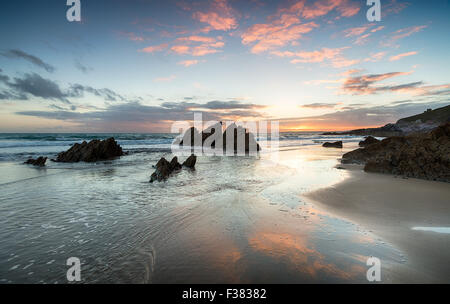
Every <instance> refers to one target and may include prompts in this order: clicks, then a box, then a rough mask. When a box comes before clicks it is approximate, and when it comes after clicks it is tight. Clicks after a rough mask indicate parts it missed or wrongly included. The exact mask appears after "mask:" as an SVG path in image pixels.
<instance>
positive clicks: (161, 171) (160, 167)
mask: <svg viewBox="0 0 450 304" xmlns="http://www.w3.org/2000/svg"><path fill="white" fill-rule="evenodd" d="M155 167H156V170H155V172H153V174H152V175H151V177H150V182H151V183H153V182H154V181H155V180H157V181H158V182H161V181H164V180H166V179H168V178H169V175H170V174H171V173H172V171H173V170H172V169H171V166H170V163H169V162H168V161H167V160H166V159H165V158H164V157H162V158H161V159H160V160H159V161H158V163H157V164H156V166H155Z"/></svg>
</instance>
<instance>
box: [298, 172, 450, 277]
mask: <svg viewBox="0 0 450 304" xmlns="http://www.w3.org/2000/svg"><path fill="white" fill-rule="evenodd" d="M342 166H343V167H345V168H347V170H348V171H349V178H347V179H345V181H343V182H341V183H338V184H336V185H333V186H332V187H328V188H325V189H321V190H318V191H315V192H312V193H309V194H307V195H305V196H304V197H305V198H306V199H307V200H309V201H310V202H312V203H314V204H315V205H316V206H318V207H320V208H323V210H327V211H329V212H332V213H333V214H336V215H337V216H339V217H342V218H345V219H348V220H350V221H353V222H357V223H359V224H361V225H362V226H363V227H365V228H366V229H369V230H370V231H372V232H373V233H375V234H376V235H378V236H380V237H382V238H383V239H385V240H387V241H389V242H391V243H392V244H395V245H396V246H398V248H400V249H401V250H402V251H403V252H405V254H406V255H407V257H408V263H407V264H406V265H405V267H400V268H399V269H398V276H399V280H400V282H402V283H424V282H426V283H448V278H449V277H450V265H449V264H448V256H449V250H450V229H449V227H450V218H449V215H450V204H449V198H450V185H449V184H448V183H442V182H432V181H424V180H418V179H404V178H402V177H396V176H392V175H383V174H374V173H365V172H364V171H363V168H362V166H357V165H353V166H352V165H342Z"/></svg>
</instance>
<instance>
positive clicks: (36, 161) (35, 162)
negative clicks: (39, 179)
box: [24, 156, 47, 167]
mask: <svg viewBox="0 0 450 304" xmlns="http://www.w3.org/2000/svg"><path fill="white" fill-rule="evenodd" d="M46 161H47V157H42V156H40V157H38V158H37V159H32V158H30V159H28V160H27V161H26V162H24V164H28V165H33V166H39V167H44V166H45V162H46Z"/></svg>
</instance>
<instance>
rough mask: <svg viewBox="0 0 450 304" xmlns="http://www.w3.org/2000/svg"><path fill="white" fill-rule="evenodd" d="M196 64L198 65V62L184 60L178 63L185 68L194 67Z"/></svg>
mask: <svg viewBox="0 0 450 304" xmlns="http://www.w3.org/2000/svg"><path fill="white" fill-rule="evenodd" d="M197 63H199V61H198V60H184V61H180V62H178V64H180V65H184V66H185V67H189V66H191V65H196V64H197Z"/></svg>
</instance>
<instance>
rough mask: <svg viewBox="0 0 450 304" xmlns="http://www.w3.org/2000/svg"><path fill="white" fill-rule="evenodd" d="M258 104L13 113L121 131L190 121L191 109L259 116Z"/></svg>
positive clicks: (214, 116)
mask: <svg viewBox="0 0 450 304" xmlns="http://www.w3.org/2000/svg"><path fill="white" fill-rule="evenodd" d="M261 108H262V106H257V105H253V104H245V103H241V102H238V101H231V102H227V101H210V102H208V103H206V104H200V103H187V102H166V103H163V104H162V105H160V106H148V105H144V104H142V103H140V102H137V101H134V102H126V103H122V104H113V105H108V106H107V107H106V108H105V109H102V110H96V111H89V112H74V111H64V110H58V111H20V112H17V113H16V114H18V115H24V116H32V117H40V118H46V119H55V120H61V121H69V122H74V123H77V124H79V125H81V126H82V127H83V128H85V129H94V130H99V131H104V130H111V129H117V128H120V129H121V130H129V131H137V130H148V127H149V126H151V127H153V128H154V127H155V124H160V126H159V127H161V124H162V126H163V127H164V129H163V131H165V132H168V131H170V130H169V129H168V128H169V126H170V122H172V121H192V119H193V111H194V110H195V112H198V113H202V115H203V120H204V121H209V120H215V121H220V120H227V119H230V120H243V119H246V118H255V117H261V113H260V112H258V111H256V110H257V109H261Z"/></svg>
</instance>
